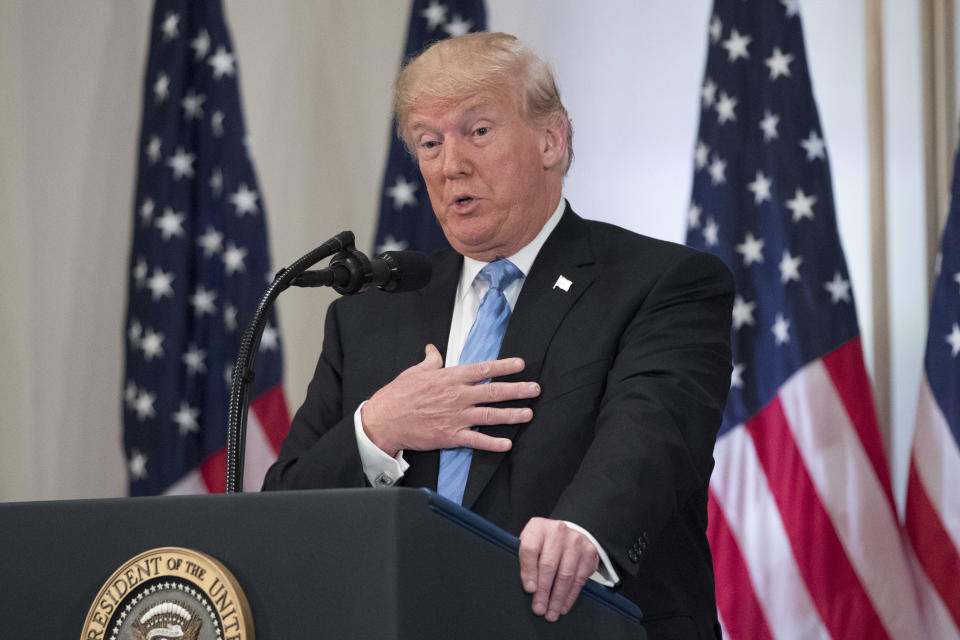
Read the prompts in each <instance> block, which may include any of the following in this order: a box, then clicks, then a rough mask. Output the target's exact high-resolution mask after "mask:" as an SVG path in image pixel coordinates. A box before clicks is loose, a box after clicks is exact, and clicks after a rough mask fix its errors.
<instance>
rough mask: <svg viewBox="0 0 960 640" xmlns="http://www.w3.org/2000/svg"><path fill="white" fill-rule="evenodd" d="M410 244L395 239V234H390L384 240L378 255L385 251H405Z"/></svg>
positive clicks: (378, 249) (378, 248)
mask: <svg viewBox="0 0 960 640" xmlns="http://www.w3.org/2000/svg"><path fill="white" fill-rule="evenodd" d="M409 246H410V244H409V243H408V242H407V241H406V240H400V239H398V238H394V237H393V234H390V233H388V234H387V237H386V238H384V239H383V242H381V243H380V245H379V246H378V247H377V253H383V252H384V251H403V250H404V249H406V248H407V247H409Z"/></svg>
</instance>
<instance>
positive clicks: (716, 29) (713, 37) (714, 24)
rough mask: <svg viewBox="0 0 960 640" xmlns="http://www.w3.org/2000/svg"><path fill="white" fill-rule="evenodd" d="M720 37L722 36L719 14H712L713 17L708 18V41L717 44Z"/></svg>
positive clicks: (721, 23)
mask: <svg viewBox="0 0 960 640" xmlns="http://www.w3.org/2000/svg"><path fill="white" fill-rule="evenodd" d="M721 37H723V22H721V21H720V16H718V15H717V14H713V19H712V20H710V41H711V42H712V43H713V44H717V43H718V42H720V38H721Z"/></svg>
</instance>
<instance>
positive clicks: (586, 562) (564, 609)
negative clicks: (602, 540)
mask: <svg viewBox="0 0 960 640" xmlns="http://www.w3.org/2000/svg"><path fill="white" fill-rule="evenodd" d="M590 546H591V547H592V546H593V545H590ZM599 563H600V558H599V557H598V556H597V551H596V549H590V550H589V551H588V552H587V553H583V554H581V555H580V563H579V564H578V565H577V575H576V577H575V578H574V580H573V586H572V587H571V588H570V591H569V592H568V593H567V598H566V600H565V601H564V602H563V603H562V604H561V605H560V613H561V614H562V615H567V614H568V613H569V612H570V609H571V608H572V607H573V603H574V602H576V601H577V598H578V597H579V596H580V591H582V590H583V585H585V584H587V580H589V579H590V576H591V575H593V572H594V571H596V570H597V567H598V566H599Z"/></svg>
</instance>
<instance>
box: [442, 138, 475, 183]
mask: <svg viewBox="0 0 960 640" xmlns="http://www.w3.org/2000/svg"><path fill="white" fill-rule="evenodd" d="M472 171H473V163H472V162H471V160H470V152H469V150H468V149H467V148H466V144H465V143H464V142H463V141H460V140H455V139H452V136H451V137H448V138H447V139H446V140H444V142H443V175H444V177H445V178H448V179H453V178H461V177H463V176H468V175H470V173H471V172H472Z"/></svg>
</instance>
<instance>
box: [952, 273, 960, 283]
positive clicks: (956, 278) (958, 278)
mask: <svg viewBox="0 0 960 640" xmlns="http://www.w3.org/2000/svg"><path fill="white" fill-rule="evenodd" d="M953 281H954V282H956V283H957V284H958V285H960V272H957V273H955V274H953Z"/></svg>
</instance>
